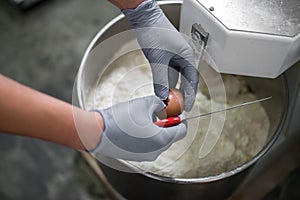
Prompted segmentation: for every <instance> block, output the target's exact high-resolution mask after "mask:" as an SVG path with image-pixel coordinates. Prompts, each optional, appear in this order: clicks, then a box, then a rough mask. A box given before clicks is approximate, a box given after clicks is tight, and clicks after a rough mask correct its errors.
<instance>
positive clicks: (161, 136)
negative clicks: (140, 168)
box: [91, 96, 187, 161]
mask: <svg viewBox="0 0 300 200" xmlns="http://www.w3.org/2000/svg"><path fill="white" fill-rule="evenodd" d="M164 106H165V105H164V103H163V102H162V101H161V100H160V99H159V98H158V97H156V96H147V97H143V98H137V99H133V100H131V101H128V102H124V103H119V104H116V105H113V106H112V107H110V108H107V109H104V110H100V111H98V112H99V113H100V114H101V116H102V118H103V121H104V131H103V133H102V136H101V140H100V143H99V145H98V146H97V147H96V149H95V150H93V151H91V152H92V153H95V154H96V156H97V153H100V154H102V155H105V156H108V157H112V158H120V159H125V160H132V161H153V160H155V159H156V158H157V157H158V156H159V155H160V154H161V153H162V152H163V151H165V150H166V149H168V148H169V147H170V146H171V144H172V143H174V142H176V141H178V140H180V139H182V138H183V137H184V136H185V135H186V130H187V128H186V124H184V123H181V124H179V125H177V126H173V127H169V128H162V127H158V126H157V125H155V124H154V123H153V116H154V114H155V113H156V112H158V111H160V110H162V109H163V108H164Z"/></svg>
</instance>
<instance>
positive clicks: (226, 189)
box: [75, 1, 288, 200]
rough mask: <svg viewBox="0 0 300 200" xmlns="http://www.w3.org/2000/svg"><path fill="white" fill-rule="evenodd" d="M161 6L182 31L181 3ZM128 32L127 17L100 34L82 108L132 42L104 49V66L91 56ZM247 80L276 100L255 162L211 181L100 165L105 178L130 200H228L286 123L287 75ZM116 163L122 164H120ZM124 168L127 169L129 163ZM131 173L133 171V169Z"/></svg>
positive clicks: (80, 83) (80, 88)
mask: <svg viewBox="0 0 300 200" xmlns="http://www.w3.org/2000/svg"><path fill="white" fill-rule="evenodd" d="M160 5H161V8H162V9H163V10H164V12H165V14H166V15H167V16H168V18H169V19H170V21H171V22H172V23H173V24H174V25H175V26H177V27H178V24H179V18H180V8H181V1H161V2H160ZM128 29H130V24H129V22H128V21H127V19H125V18H124V16H118V17H116V18H115V19H113V20H112V21H111V22H110V23H109V24H107V25H106V26H105V27H104V28H102V29H101V30H100V31H99V33H98V34H97V35H96V37H95V38H94V39H93V41H92V42H91V44H90V46H89V47H88V49H87V50H86V53H85V56H84V58H83V60H82V64H81V67H80V69H79V72H78V78H77V84H76V88H75V96H76V97H77V98H78V99H77V100H78V103H79V106H80V107H81V108H83V109H85V108H86V98H87V95H88V91H89V89H90V88H91V87H93V86H94V85H95V84H96V82H97V79H98V77H99V74H101V73H102V71H103V70H104V67H105V66H106V65H107V64H108V62H109V60H110V59H111V58H112V56H113V55H114V53H115V52H116V51H117V50H118V49H119V47H120V46H121V45H123V44H125V43H126V42H127V41H128V39H129V38H124V39H123V40H121V41H118V42H116V43H112V44H111V45H110V48H109V49H103V51H101V54H99V56H100V57H101V59H100V60H101V61H102V63H101V64H98V65H93V66H94V67H90V65H85V64H86V63H87V62H90V61H89V60H88V59H89V57H88V55H89V53H90V52H91V50H92V49H93V48H94V47H95V46H96V45H97V44H99V43H100V42H102V41H104V40H105V39H107V38H109V37H111V36H113V35H115V34H117V33H120V32H122V31H125V30H128ZM132 37H134V35H133V36H132ZM96 66H103V67H96ZM245 78H246V80H247V83H248V86H249V87H250V88H251V90H252V91H253V92H254V93H255V95H256V96H257V97H258V98H262V97H265V96H266V94H268V95H270V94H271V95H272V97H273V98H272V101H269V102H263V103H262V105H263V106H264V108H265V110H266V112H267V114H268V117H269V120H270V130H269V134H268V139H267V143H266V145H265V147H264V148H263V149H262V150H261V151H260V152H259V153H258V154H257V155H256V156H255V157H254V158H252V159H251V160H250V161H249V162H247V163H245V164H243V165H242V166H236V169H234V170H232V171H230V172H224V173H222V174H220V175H216V176H210V177H195V178H186V179H185V178H168V177H161V176H157V175H155V174H151V173H125V172H121V171H118V170H115V169H112V168H110V167H108V166H106V165H104V164H102V163H100V162H99V165H100V167H101V169H102V170H103V172H104V174H105V176H106V177H107V179H108V181H109V182H110V183H111V185H112V186H113V187H114V188H115V189H116V191H117V192H119V193H120V194H122V195H123V196H124V197H126V198H128V199H152V200H153V199H180V200H181V199H200V198H202V199H225V198H227V197H228V196H230V194H232V192H233V191H234V190H235V189H236V188H237V186H238V185H239V184H240V183H241V182H242V180H243V178H244V177H245V176H246V175H247V173H248V172H249V169H250V168H251V166H252V165H254V164H255V162H256V161H257V160H258V159H260V158H261V157H262V156H263V155H264V154H265V153H266V152H267V151H268V150H269V149H270V147H271V145H272V144H273V143H274V141H275V140H276V138H277V136H278V135H279V134H280V132H281V128H282V125H283V123H284V121H285V115H286V108H287V102H288V100H287V97H288V95H287V90H286V83H285V78H284V75H282V76H280V77H279V78H277V79H274V80H273V79H272V80H271V79H262V78H255V77H245ZM116 162H118V161H117V160H116ZM121 164H122V165H124V167H127V164H126V163H121ZM130 169H132V168H131V167H130ZM133 170H134V169H133Z"/></svg>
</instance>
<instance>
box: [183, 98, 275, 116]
mask: <svg viewBox="0 0 300 200" xmlns="http://www.w3.org/2000/svg"><path fill="white" fill-rule="evenodd" d="M271 98H272V97H266V98H262V99H257V100H254V101H249V102H245V103H242V104H238V105H235V106H230V107H227V108H224V109H221V110H215V111H212V112H208V113H204V114H201V115H197V116H193V117H188V118H185V119H182V121H186V120H190V119H195V118H198V117H204V116H208V115H212V114H215V113H219V112H223V111H227V110H232V109H235V108H240V107H243V106H248V105H251V104H255V103H259V102H262V101H266V100H269V99H271Z"/></svg>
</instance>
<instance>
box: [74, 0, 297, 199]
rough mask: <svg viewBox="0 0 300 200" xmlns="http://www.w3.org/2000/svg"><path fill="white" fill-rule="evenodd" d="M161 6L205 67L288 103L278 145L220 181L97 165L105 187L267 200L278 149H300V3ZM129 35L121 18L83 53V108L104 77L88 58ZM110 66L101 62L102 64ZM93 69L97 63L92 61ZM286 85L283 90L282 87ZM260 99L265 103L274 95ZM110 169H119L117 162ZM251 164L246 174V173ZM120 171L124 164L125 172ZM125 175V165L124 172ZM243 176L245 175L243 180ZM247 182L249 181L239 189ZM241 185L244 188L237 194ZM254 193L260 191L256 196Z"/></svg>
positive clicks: (135, 194)
mask: <svg viewBox="0 0 300 200" xmlns="http://www.w3.org/2000/svg"><path fill="white" fill-rule="evenodd" d="M159 4H160V5H161V8H162V9H163V10H164V12H165V14H166V15H167V17H169V19H170V21H171V22H172V23H173V24H174V25H175V26H176V27H179V30H180V32H182V33H184V34H185V35H188V36H190V37H191V38H192V39H193V42H194V44H195V46H196V47H198V48H199V49H198V50H199V52H200V53H203V55H202V57H203V59H204V60H205V61H206V62H207V63H208V64H209V65H210V66H211V67H212V68H213V69H214V70H215V71H217V72H219V73H226V74H236V75H242V76H244V77H246V78H247V79H249V80H250V82H251V83H253V84H254V85H253V87H255V88H256V89H257V88H260V86H261V87H263V88H264V90H263V92H265V91H268V89H270V90H272V93H274V94H276V95H277V96H278V97H276V98H275V97H274V98H273V100H274V99H284V102H281V103H284V104H285V105H287V106H286V107H285V108H286V110H285V111H284V115H283V116H282V117H283V118H284V119H280V120H278V119H276V120H277V123H275V124H280V127H274V128H273V129H276V130H273V131H271V132H280V134H279V137H278V138H275V139H276V142H275V145H272V148H271V149H269V148H266V149H268V151H266V150H263V151H264V152H263V155H262V153H261V154H260V155H259V156H257V157H255V158H254V160H253V161H250V162H249V163H246V164H245V165H243V166H241V167H238V169H237V170H235V171H233V172H228V173H224V174H221V175H219V176H216V178H211V177H205V178H202V179H197V178H195V179H176V178H166V177H160V176H156V175H153V174H147V173H145V174H138V173H126V172H121V171H118V170H115V169H112V168H110V167H109V166H106V165H105V164H103V163H101V162H99V163H98V164H99V166H100V167H101V169H102V171H103V173H104V175H105V176H106V179H107V180H108V181H109V183H110V184H111V185H112V186H113V187H114V189H116V191H117V192H119V193H120V194H122V195H124V196H125V197H127V198H129V199H130V198H137V199H157V198H165V199H184V198H186V199H187V198H188V199H195V198H197V199H198V198H200V197H202V198H204V199H220V198H223V199H224V198H226V197H228V195H231V194H232V192H233V191H236V193H235V194H233V196H232V198H235V197H236V198H239V197H241V196H242V195H244V194H245V195H246V197H247V196H248V197H249V198H251V195H253V194H254V195H256V196H255V198H256V199H257V198H259V197H263V196H264V195H265V194H266V193H268V192H269V191H270V189H272V188H273V187H275V184H273V187H268V186H269V185H270V184H269V185H268V183H270V180H268V179H270V177H263V176H261V174H264V172H265V171H268V170H269V168H268V167H269V166H273V167H274V170H275V171H276V170H277V169H276V166H279V165H276V164H275V165H272V163H274V162H273V161H274V159H275V160H276V155H280V156H282V154H277V152H278V149H279V150H281V149H282V147H284V149H285V151H282V152H292V153H294V152H295V151H289V149H293V148H294V147H295V146H296V147H298V146H300V145H299V142H298V143H297V142H296V145H295V142H294V143H292V144H291V142H290V140H293V141H299V138H300V123H299V117H300V87H299V84H300V12H299V10H300V2H299V1H298V0H285V1H282V0H274V1H267V0H251V1H249V0H223V1H217V0H184V1H183V2H182V1H160V2H159ZM179 21H180V23H179ZM128 29H130V25H129V23H128V21H127V20H126V19H125V18H124V16H118V17H117V18H116V19H114V20H113V21H111V22H110V23H109V24H108V25H106V26H105V27H104V28H103V29H102V30H101V31H100V32H99V33H98V34H97V36H96V37H95V38H94V40H93V41H92V42H91V44H90V46H89V48H88V49H87V50H86V53H85V56H84V58H83V61H82V64H81V67H80V71H79V73H78V80H77V85H76V87H77V88H76V91H75V92H76V96H77V98H78V104H79V105H80V107H82V108H85V107H86V102H85V97H86V96H87V91H88V88H90V87H92V86H93V85H94V83H95V82H97V79H98V73H101V72H102V71H101V70H103V69H101V68H99V66H96V65H95V66H92V65H91V66H89V65H88V64H87V63H89V54H90V52H91V51H92V50H93V49H94V48H95V47H96V46H97V45H98V44H99V43H101V42H102V41H104V40H105V39H107V38H109V37H111V36H112V35H115V34H117V33H120V32H122V31H126V30H128ZM129 39H132V38H120V41H118V43H117V44H114V43H112V44H111V45H110V49H103V50H101V49H100V50H99V51H100V53H99V55H100V58H105V59H107V60H109V58H112V55H113V52H115V51H117V50H118V48H119V47H120V45H122V44H125V43H126V42H127V41H128V40H129ZM203 49H204V50H203ZM199 55H201V54H199ZM105 59H102V60H101V59H99V62H101V61H102V62H103V60H105ZM90 62H91V63H95V62H93V60H91V61H90ZM105 64H107V63H101V65H103V66H105ZM278 78H280V80H279V84H278V81H275V82H273V81H270V82H269V81H268V80H277V79H278ZM266 80H267V81H266ZM282 80H284V84H281V81H282ZM268 83H270V84H269V85H267V86H266V85H265V84H268ZM273 83H276V84H274V85H273ZM282 86H284V88H283V87H282ZM277 87H278V88H277ZM279 87H280V88H279ZM277 91H278V92H277ZM282 91H284V92H282ZM257 94H258V93H257ZM258 95H260V97H266V96H268V95H269V94H265V93H260V94H258ZM273 100H272V101H273ZM267 107H269V108H268V109H269V111H270V113H275V114H276V102H275V101H273V104H271V105H268V106H267ZM279 110H280V109H279ZM269 117H270V116H269ZM278 117H281V116H274V119H275V118H278ZM271 118H272V116H271ZM271 120H272V119H271ZM279 121H280V123H279ZM281 122H284V123H281ZM271 129H272V127H271ZM276 137H277V136H276ZM272 144H273V143H272ZM268 146H271V145H268ZM274 152H275V153H274ZM274 154H275V156H274ZM299 155H300V154H299ZM293 159H295V160H296V159H298V160H299V158H298V157H297V155H292V156H291V159H290V161H291V163H292V166H290V167H289V168H287V169H285V171H286V173H285V174H288V173H289V172H290V171H292V170H293V169H295V168H297V167H299V164H298V163H297V162H295V160H293ZM277 160H278V159H277ZM256 161H258V162H256ZM286 161H287V160H286ZM112 162H118V163H119V161H117V160H113V161H112ZM254 163H255V165H254V167H253V168H252V169H251V171H250V173H249V170H248V169H249V166H252V165H253V164H254ZM270 163H271V164H270ZM123 164H124V163H123V162H121V165H122V166H123ZM124 167H125V168H126V167H128V165H126V164H125V165H124ZM129 170H132V169H131V168H130V169H129ZM274 170H273V171H274ZM237 171H239V172H237ZM241 171H245V173H244V172H243V173H240V172H241ZM245 175H247V179H246V180H244V176H245ZM271 176H272V174H271ZM280 178H281V179H280ZM282 178H283V176H282V177H279V178H277V179H276V180H275V179H273V182H279V181H281V180H282ZM242 180H244V181H243V183H242V184H241V182H242ZM258 181H259V183H262V182H263V181H265V182H266V184H256V183H258ZM268 181H269V182H268ZM253 183H254V184H253ZM237 185H238V186H240V188H239V189H238V190H237ZM257 186H258V187H259V188H260V191H261V193H259V194H258V193H257V189H258V188H257ZM263 186H265V187H263ZM245 188H246V189H245ZM250 188H251V189H250ZM249 191H251V192H250V193H249ZM253 191H255V192H253ZM250 194H251V195H250ZM252 197H253V196H252ZM244 198H245V196H243V199H244ZM252 199H253V198H252Z"/></svg>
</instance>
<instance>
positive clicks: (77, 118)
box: [0, 74, 186, 161]
mask: <svg viewBox="0 0 300 200" xmlns="http://www.w3.org/2000/svg"><path fill="white" fill-rule="evenodd" d="M0 94H1V95H0V132H5V133H11V134H17V135H22V136H27V137H33V138H39V139H42V140H46V141H50V142H54V143H58V144H61V145H65V146H68V147H71V148H74V149H77V150H88V151H90V152H92V153H95V154H101V155H105V156H108V157H113V158H122V159H127V160H135V161H145V160H154V159H156V158H157V156H158V155H160V153H161V152H163V151H164V150H166V149H167V148H168V147H170V145H171V144H172V143H174V142H176V141H177V140H179V139H181V138H183V137H184V136H185V134H186V125H185V124H183V123H182V124H180V125H177V126H174V127H171V128H161V127H158V126H156V125H155V124H154V123H153V120H152V117H153V115H154V114H155V112H157V111H160V110H162V109H163V108H164V104H163V103H162V102H161V101H160V100H159V98H157V97H155V96H149V97H144V98H139V99H133V100H131V101H128V102H123V103H119V104H116V105H113V106H112V107H109V108H106V109H101V110H96V111H94V112H89V111H84V110H82V109H80V108H78V107H75V106H72V105H70V104H68V103H65V102H63V101H61V100H59V99H56V98H53V97H50V96H48V95H46V94H43V93H41V92H38V91H36V90H33V89H31V88H29V87H26V86H24V85H22V84H20V83H17V82H15V81H13V80H11V79H9V78H7V77H5V76H3V75H1V74H0ZM96 109H99V108H96Z"/></svg>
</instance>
